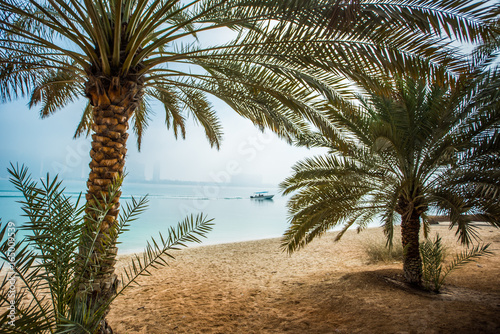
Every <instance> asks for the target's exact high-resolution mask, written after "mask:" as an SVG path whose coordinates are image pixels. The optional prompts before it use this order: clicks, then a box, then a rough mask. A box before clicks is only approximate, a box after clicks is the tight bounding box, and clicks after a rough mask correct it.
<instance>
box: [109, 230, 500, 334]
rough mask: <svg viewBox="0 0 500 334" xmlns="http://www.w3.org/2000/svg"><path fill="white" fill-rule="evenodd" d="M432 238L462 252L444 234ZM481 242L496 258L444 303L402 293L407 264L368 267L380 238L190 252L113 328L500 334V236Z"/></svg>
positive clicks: (472, 268)
mask: <svg viewBox="0 0 500 334" xmlns="http://www.w3.org/2000/svg"><path fill="white" fill-rule="evenodd" d="M435 232H439V234H440V235H441V236H443V239H444V241H445V242H446V244H447V245H448V246H449V247H450V252H451V251H452V250H453V249H454V248H457V249H458V246H457V244H456V242H455V240H456V238H455V237H454V235H453V234H454V232H450V231H449V230H448V227H447V226H444V224H441V225H439V226H433V227H432V233H435ZM481 236H482V238H483V241H485V242H491V243H492V246H491V250H492V251H493V252H494V253H495V255H494V256H490V257H485V258H481V259H479V260H478V261H477V262H473V263H470V264H467V265H466V266H465V267H463V268H461V269H459V270H457V271H455V272H453V273H452V274H451V275H450V276H449V277H448V280H447V282H446V285H445V287H444V289H443V293H441V294H432V293H425V292H418V291H414V290H412V289H409V288H407V287H405V286H404V285H402V284H398V282H399V281H400V280H401V272H402V270H401V268H402V265H401V263H400V262H397V263H388V264H387V263H378V264H368V263H367V255H366V254H365V251H364V244H366V243H367V242H383V235H382V231H381V230H380V229H368V230H366V231H363V232H362V233H360V234H357V233H356V232H355V231H349V232H348V233H346V235H344V237H343V238H342V240H341V241H340V242H334V241H333V240H334V237H335V233H329V234H327V235H325V236H324V237H322V238H320V239H316V240H315V241H314V242H312V243H311V244H310V245H308V246H306V248H304V249H303V250H301V251H299V252H297V253H295V254H293V255H292V256H288V255H286V254H284V253H282V252H281V251H280V250H279V239H268V240H259V241H251V242H243V243H233V244H222V245H214V246H203V247H197V248H190V249H186V250H182V251H179V252H176V253H174V254H175V257H176V260H175V261H170V266H169V267H163V268H161V269H159V270H155V271H154V272H153V276H151V277H142V278H140V279H139V283H140V284H141V285H140V286H138V287H137V286H134V287H131V288H130V289H128V290H127V291H126V292H125V294H124V295H122V296H119V297H118V298H117V299H116V300H115V302H114V303H113V305H112V310H111V313H110V315H109V317H108V319H109V320H110V323H111V325H112V326H113V328H114V330H115V331H116V333H119V334H126V333H129V334H132V333H143V334H146V333H147V334H150V333H151V334H155V333H162V334H163V333H284V332H286V333H426V334H427V333H500V279H499V278H500V277H499V274H500V230H498V229H494V228H492V227H487V226H483V227H481ZM375 240H378V241H375ZM126 260H127V256H122V257H121V258H120V262H119V264H118V266H122V265H123V263H125V262H126Z"/></svg>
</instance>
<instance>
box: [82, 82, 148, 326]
mask: <svg viewBox="0 0 500 334" xmlns="http://www.w3.org/2000/svg"><path fill="white" fill-rule="evenodd" d="M120 81H121V80H120V79H119V78H116V77H115V78H112V79H110V80H109V79H108V80H106V79H103V78H95V77H93V78H91V79H89V81H88V82H87V84H86V94H87V97H88V98H89V99H90V103H91V104H92V106H93V126H92V130H93V131H94V134H93V135H92V143H91V144H92V149H91V151H90V157H91V162H90V174H89V179H88V181H87V194H86V200H87V209H86V216H87V219H86V221H85V222H86V224H85V225H86V227H85V229H84V231H82V233H83V238H82V244H81V245H80V256H81V257H85V256H86V254H88V252H89V244H88V243H89V242H90V240H91V239H92V237H94V236H95V233H94V232H92V231H96V230H97V229H98V228H99V232H98V235H97V244H96V247H95V248H94V250H93V254H92V257H91V259H92V263H90V264H89V265H87V266H86V267H85V268H82V269H81V270H82V271H83V272H82V273H83V277H84V279H85V280H87V279H88V282H87V283H86V284H84V285H82V286H80V292H81V293H84V294H86V295H87V301H88V302H90V303H92V304H93V305H94V306H97V307H99V306H100V305H102V303H103V302H105V301H106V300H107V299H108V297H109V296H110V295H112V294H114V293H115V292H116V285H117V276H116V274H115V273H114V270H115V268H114V265H115V263H116V260H115V257H116V252H117V248H116V246H115V242H116V235H115V234H114V232H115V230H116V229H114V227H116V224H117V217H118V214H119V207H120V203H119V201H120V195H121V193H120V192H118V193H117V195H116V197H114V199H113V205H112V207H111V209H110V210H109V211H108V212H107V214H106V216H105V217H104V218H102V217H101V218H102V223H101V224H100V227H99V226H96V225H95V224H97V222H98V221H99V218H100V217H98V214H97V213H96V212H95V210H93V209H92V207H96V205H103V204H104V202H105V198H108V199H109V187H110V186H111V185H112V183H113V182H114V181H115V180H116V179H117V178H119V177H120V176H121V175H122V173H123V169H124V165H125V156H126V153H127V149H126V143H127V138H128V133H127V130H128V121H129V119H130V117H131V116H132V114H133V112H134V110H135V109H136V108H137V105H138V101H140V98H141V96H142V85H141V83H140V82H137V81H131V80H129V81H125V82H120ZM92 224H94V226H92ZM106 240H107V242H106ZM106 243H107V244H108V245H107V246H106V247H104V246H103V245H104V244H106ZM96 268H97V270H96ZM93 271H94V272H93ZM92 276H93V277H92ZM91 277H92V279H91ZM84 289H85V290H84ZM101 332H105V331H101ZM107 332H108V333H111V332H112V331H111V330H110V329H109V331H107Z"/></svg>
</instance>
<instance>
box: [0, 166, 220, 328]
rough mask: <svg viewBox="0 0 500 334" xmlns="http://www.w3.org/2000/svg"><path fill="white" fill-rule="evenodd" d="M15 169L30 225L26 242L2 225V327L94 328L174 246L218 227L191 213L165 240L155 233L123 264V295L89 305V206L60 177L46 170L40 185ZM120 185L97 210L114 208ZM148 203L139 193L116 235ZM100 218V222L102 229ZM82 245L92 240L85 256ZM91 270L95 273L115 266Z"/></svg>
mask: <svg viewBox="0 0 500 334" xmlns="http://www.w3.org/2000/svg"><path fill="white" fill-rule="evenodd" d="M9 172H10V173H11V175H12V178H11V182H12V183H13V184H14V185H15V186H16V188H17V189H18V190H20V191H21V192H22V194H23V196H24V200H23V201H22V202H20V203H21V205H22V209H23V211H24V213H25V216H26V217H27V219H28V222H27V223H25V224H24V225H23V226H22V227H21V229H23V230H26V231H27V236H26V237H25V238H23V239H22V240H16V238H15V234H13V233H14V232H11V230H9V228H11V226H10V224H5V226H4V227H3V228H2V229H1V230H0V261H3V264H2V267H1V268H0V269H4V270H6V271H8V272H11V273H12V274H9V275H6V276H5V278H4V280H3V281H2V282H1V284H0V293H1V294H0V310H1V312H2V313H0V332H2V333H36V334H42V333H89V334H91V333H95V332H97V331H98V330H99V326H100V325H101V321H102V320H103V318H104V317H105V315H106V312H107V309H108V307H109V305H110V304H111V302H112V301H113V300H114V299H115V298H116V297H117V296H118V295H119V294H120V293H122V292H123V291H124V289H126V288H127V287H128V286H130V285H131V284H132V283H134V282H135V281H136V279H137V278H138V277H139V276H147V275H150V274H151V272H150V270H151V269H152V268H157V267H158V266H164V265H166V264H167V262H166V260H165V258H172V256H171V255H170V254H169V253H168V252H169V251H170V250H174V249H177V248H178V247H181V246H185V243H187V242H200V240H199V239H198V237H204V236H205V234H206V233H207V232H209V231H210V230H211V225H212V224H211V221H212V220H211V219H210V220H208V219H206V217H205V216H203V215H202V214H200V215H198V216H190V217H187V218H185V219H184V220H183V221H182V222H180V223H179V224H178V225H177V227H176V228H173V227H171V228H170V229H169V231H168V235H167V236H166V237H163V236H162V235H161V234H160V240H159V241H155V240H154V239H152V242H151V243H149V242H148V243H147V246H146V249H145V251H144V253H143V254H142V255H136V256H135V257H134V258H133V259H132V260H131V263H130V264H129V265H128V266H127V267H125V268H124V270H123V272H124V273H123V274H122V276H121V286H120V287H119V288H118V291H117V293H116V294H113V295H111V296H106V297H102V298H105V300H100V301H99V303H96V305H98V306H92V305H88V304H87V298H86V296H85V295H84V296H82V294H81V293H80V290H81V289H80V288H81V287H82V286H84V287H86V288H87V287H88V288H89V289H92V277H90V278H83V275H82V274H81V272H82V270H81V269H80V268H82V266H84V265H86V264H87V265H88V264H90V263H92V259H91V255H92V254H93V253H92V251H93V249H94V247H96V244H97V242H96V240H95V238H94V239H92V240H83V238H85V237H84V236H83V233H81V231H82V228H83V226H84V224H85V218H86V216H85V206H82V205H80V204H79V203H80V202H79V198H78V199H77V200H76V201H75V203H74V202H73V201H72V200H71V198H70V197H67V196H65V195H64V189H62V187H61V182H59V181H57V177H56V178H55V179H53V180H50V179H49V177H48V176H47V179H46V180H42V182H41V185H38V183H37V182H34V181H32V179H31V177H30V176H29V175H28V173H27V169H26V168H25V167H21V168H15V167H14V166H12V170H9ZM120 184H121V180H118V181H117V182H116V184H114V185H113V186H112V188H111V189H110V192H109V193H110V196H109V198H108V200H107V203H106V204H105V205H104V206H102V205H101V206H99V207H94V208H91V210H94V211H97V213H98V215H96V216H97V217H104V216H105V215H106V213H107V211H108V210H110V208H111V207H112V206H113V198H114V196H116V193H117V192H118V189H119V187H120ZM146 206H147V200H146V198H142V199H140V200H136V199H134V198H132V200H131V203H128V204H127V205H126V206H125V208H124V209H123V210H122V212H121V214H120V215H119V219H118V224H116V226H113V227H112V228H113V229H115V230H114V231H112V233H113V235H114V236H116V237H117V238H118V237H119V236H120V235H121V234H122V233H123V232H124V231H126V230H127V227H128V226H129V223H130V222H132V221H134V220H136V219H137V217H138V215H139V214H140V213H141V212H142V211H144V210H145V209H146ZM101 223H102V221H100V222H98V224H97V225H96V226H94V227H93V228H95V229H96V231H97V230H98V229H99V228H100V224H101ZM87 227H88V226H87ZM11 229H12V228H11ZM94 234H95V235H96V236H97V233H94ZM87 238H91V237H89V236H87ZM13 242H15V244H14V245H13ZM116 243H117V240H116V239H114V240H111V238H110V240H108V241H107V242H106V243H105V247H110V248H111V247H114V246H115V245H116ZM82 244H84V245H86V246H85V247H86V248H85V250H84V253H85V254H86V256H83V258H82V256H81V255H80V254H79V248H80V247H82V246H81V245H82ZM87 247H88V249H87ZM14 255H15V258H13V257H12V256H14ZM12 263H13V265H11V264H12ZM94 263H95V262H94ZM98 263H99V262H98ZM91 269H92V270H90V272H91V273H92V274H94V275H95V274H97V273H99V272H100V271H102V270H104V269H109V267H108V268H95V267H93V268H91ZM11 276H15V278H16V282H15V288H16V290H15V293H13V291H12V290H10V288H11V286H13V284H12V281H10V279H9V278H10V277H11ZM11 302H12V303H11ZM11 304H13V305H15V318H14V319H12V315H11V314H10V310H9V306H10V305H11ZM13 320H14V322H13Z"/></svg>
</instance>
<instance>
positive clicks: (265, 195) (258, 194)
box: [250, 191, 274, 199]
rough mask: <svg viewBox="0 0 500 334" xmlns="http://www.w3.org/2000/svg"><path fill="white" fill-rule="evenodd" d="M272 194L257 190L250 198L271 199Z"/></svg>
mask: <svg viewBox="0 0 500 334" xmlns="http://www.w3.org/2000/svg"><path fill="white" fill-rule="evenodd" d="M273 197H274V195H269V194H268V192H267V191H257V192H256V193H255V194H254V195H252V196H250V198H251V199H272V198H273Z"/></svg>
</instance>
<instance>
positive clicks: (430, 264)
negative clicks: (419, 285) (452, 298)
mask: <svg viewBox="0 0 500 334" xmlns="http://www.w3.org/2000/svg"><path fill="white" fill-rule="evenodd" d="M489 246H490V244H485V245H475V246H474V247H472V248H469V249H465V250H463V251H461V252H460V253H457V254H455V255H454V257H453V260H452V261H451V262H450V263H449V264H448V265H446V266H445V267H443V265H444V261H445V259H446V247H444V246H443V244H442V243H441V237H440V236H439V235H436V239H435V240H434V241H432V240H426V241H425V242H422V243H421V244H420V254H421V255H422V264H423V277H422V278H423V281H424V287H425V288H426V289H428V290H432V291H434V292H439V291H440V290H441V288H442V286H443V284H444V281H445V280H446V277H447V276H448V275H449V274H450V273H451V272H452V271H454V270H456V269H458V268H460V267H461V266H463V265H465V264H467V263H470V262H471V261H474V260H476V259H478V258H480V257H482V256H485V255H486V256H487V255H492V254H493V253H492V252H491V251H490V250H488V248H489Z"/></svg>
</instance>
